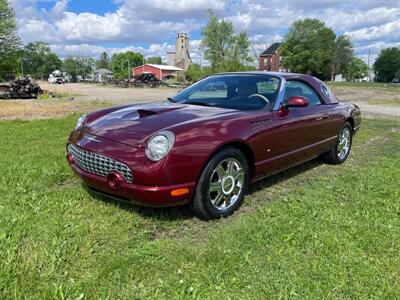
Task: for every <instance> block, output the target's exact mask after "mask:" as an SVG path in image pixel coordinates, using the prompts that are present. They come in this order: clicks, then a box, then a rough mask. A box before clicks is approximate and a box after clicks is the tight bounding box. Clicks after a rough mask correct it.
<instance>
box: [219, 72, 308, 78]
mask: <svg viewBox="0 0 400 300" xmlns="http://www.w3.org/2000/svg"><path fill="white" fill-rule="evenodd" d="M240 74H253V75H271V76H276V77H283V78H285V79H292V78H295V77H297V78H299V77H302V78H303V79H307V78H309V79H311V78H312V79H316V78H315V77H314V76H311V75H307V74H301V73H286V72H285V73H284V72H267V71H240V72H223V73H217V74H214V75H240Z"/></svg>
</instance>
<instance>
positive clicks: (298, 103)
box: [286, 96, 308, 107]
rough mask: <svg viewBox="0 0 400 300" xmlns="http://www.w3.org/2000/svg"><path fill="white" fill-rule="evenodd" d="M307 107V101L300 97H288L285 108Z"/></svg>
mask: <svg viewBox="0 0 400 300" xmlns="http://www.w3.org/2000/svg"><path fill="white" fill-rule="evenodd" d="M306 106H308V99H307V98H306V97H302V96H294V97H290V98H289V100H288V101H287V103H286V107H306Z"/></svg>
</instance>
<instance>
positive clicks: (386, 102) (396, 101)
mask: <svg viewBox="0 0 400 300" xmlns="http://www.w3.org/2000/svg"><path fill="white" fill-rule="evenodd" d="M368 104H373V105H384V106H400V99H383V100H369V101H368Z"/></svg>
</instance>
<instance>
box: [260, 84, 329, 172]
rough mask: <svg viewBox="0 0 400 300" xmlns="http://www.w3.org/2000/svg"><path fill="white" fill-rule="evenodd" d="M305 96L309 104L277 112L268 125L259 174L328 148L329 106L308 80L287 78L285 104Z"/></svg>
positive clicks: (273, 170) (292, 163)
mask: <svg viewBox="0 0 400 300" xmlns="http://www.w3.org/2000/svg"><path fill="white" fill-rule="evenodd" d="M294 96H301V97H306V98H307V99H308V101H309V105H308V106H307V107H296V108H294V107H293V108H289V109H288V110H282V109H281V110H279V111H274V113H273V115H272V118H271V120H270V122H268V123H267V124H266V128H265V135H264V141H265V145H268V147H266V148H267V149H266V152H265V159H264V160H263V161H260V162H258V163H257V164H258V166H257V173H259V174H261V173H264V175H265V174H270V173H275V172H277V171H280V170H282V169H286V168H288V167H290V166H292V165H296V164H299V163H301V162H303V161H307V160H309V159H310V158H312V157H315V156H317V155H319V154H320V153H322V152H324V151H327V150H328V149H329V141H330V136H331V133H332V130H331V128H330V127H331V126H330V125H329V122H330V120H329V118H330V113H329V111H330V108H329V106H328V105H325V104H323V102H322V101H321V99H320V97H319V96H318V94H317V93H316V91H315V90H314V89H313V88H312V87H311V86H309V85H308V84H307V83H305V82H302V81H298V80H288V81H287V83H286V91H285V97H284V100H283V103H285V102H286V101H287V100H288V99H289V98H290V97H294Z"/></svg>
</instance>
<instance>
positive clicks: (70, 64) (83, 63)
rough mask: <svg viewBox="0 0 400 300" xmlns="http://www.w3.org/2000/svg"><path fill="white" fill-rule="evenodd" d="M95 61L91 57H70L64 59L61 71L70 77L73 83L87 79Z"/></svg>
mask: <svg viewBox="0 0 400 300" xmlns="http://www.w3.org/2000/svg"><path fill="white" fill-rule="evenodd" d="M95 64H96V62H95V60H94V59H93V58H91V57H84V56H70V57H67V58H66V59H64V62H63V66H62V70H63V71H64V72H67V73H68V74H70V75H71V76H72V80H73V81H74V82H77V81H79V77H82V79H85V78H87V77H88V76H89V75H91V74H92V73H93V70H94V67H95Z"/></svg>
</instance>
